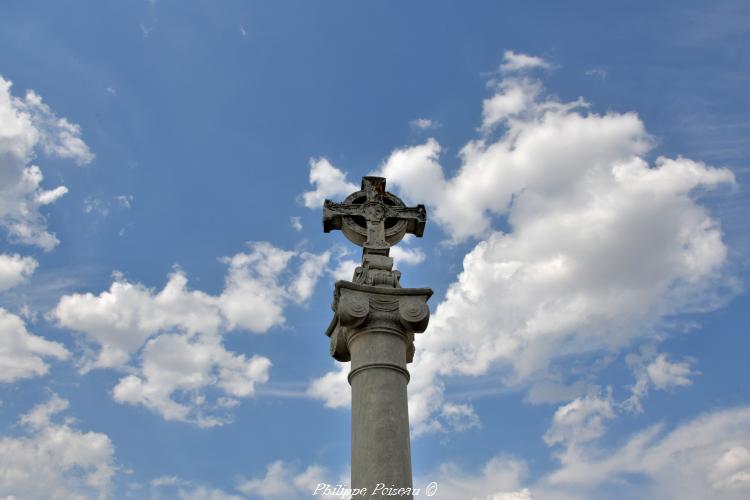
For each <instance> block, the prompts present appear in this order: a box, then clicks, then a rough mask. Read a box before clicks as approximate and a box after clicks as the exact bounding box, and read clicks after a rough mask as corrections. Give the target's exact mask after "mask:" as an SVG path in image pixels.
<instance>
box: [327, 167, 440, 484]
mask: <svg viewBox="0 0 750 500" xmlns="http://www.w3.org/2000/svg"><path fill="white" fill-rule="evenodd" d="M425 222H426V212H425V208H424V206H422V205H418V206H417V207H412V208H410V207H406V206H405V204H404V203H403V202H402V201H401V200H400V199H399V198H398V197H396V196H395V195H393V194H391V193H388V192H386V191H385V179H384V178H381V177H364V178H363V179H362V189H361V190H360V191H358V192H356V193H353V194H351V195H350V196H348V197H347V198H346V200H345V201H344V202H343V203H334V202H332V201H330V200H326V201H325V204H324V213H323V228H324V231H325V232H329V231H331V230H334V229H340V230H342V232H343V233H344V235H345V236H346V237H347V238H349V240H350V241H352V242H353V243H355V244H357V245H360V246H362V247H363V256H362V264H361V266H359V267H358V268H357V270H356V271H355V273H354V277H353V278H352V281H338V282H337V283H336V289H335V291H334V299H333V304H332V308H333V311H334V317H333V320H332V321H331V325H330V326H329V327H328V330H327V331H326V335H328V336H329V337H330V342H331V355H332V356H333V357H334V358H335V359H336V360H338V361H342V362H346V361H351V369H350V372H349V384H350V385H351V387H352V479H351V487H352V488H354V489H361V488H366V489H367V497H368V498H393V495H392V494H388V493H393V491H395V490H398V489H399V488H404V489H405V490H406V491H405V493H404V494H402V495H398V497H399V498H412V494H411V488H412V474H411V444H410V438H409V413H408V406H407V401H408V399H407V387H406V386H407V384H408V383H409V372H408V370H407V369H406V365H407V364H408V363H410V362H411V361H412V359H413V357H414V334H415V333H422V332H424V330H425V329H426V328H427V323H428V321H429V316H430V310H429V307H428V306H427V300H428V299H429V298H430V296H431V295H432V290H430V289H429V288H401V284H400V278H401V273H400V272H398V271H396V270H394V269H393V259H391V258H390V257H389V256H388V253H389V248H390V246H391V245H394V244H396V243H397V242H398V241H400V240H401V239H402V238H403V237H404V235H405V234H406V233H412V234H415V235H417V236H422V234H423V232H424V226H425ZM379 484H380V485H384V486H385V488H392V489H393V490H391V491H387V490H383V489H382V486H381V489H380V490H379V491H378V485H379ZM373 493H375V494H373Z"/></svg>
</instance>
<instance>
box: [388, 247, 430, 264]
mask: <svg viewBox="0 0 750 500" xmlns="http://www.w3.org/2000/svg"><path fill="white" fill-rule="evenodd" d="M390 256H391V257H393V261H394V265H395V266H396V267H398V266H399V265H400V264H406V265H410V266H415V265H417V264H420V263H422V262H424V260H425V258H426V256H425V254H424V252H423V251H422V250H420V249H419V248H408V247H404V246H400V247H399V246H396V247H393V248H391V253H390Z"/></svg>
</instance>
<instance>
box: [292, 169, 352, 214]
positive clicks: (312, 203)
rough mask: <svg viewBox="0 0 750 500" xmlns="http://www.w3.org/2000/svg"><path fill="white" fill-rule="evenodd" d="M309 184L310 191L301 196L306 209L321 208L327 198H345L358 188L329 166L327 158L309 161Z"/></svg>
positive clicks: (337, 170) (339, 171)
mask: <svg viewBox="0 0 750 500" xmlns="http://www.w3.org/2000/svg"><path fill="white" fill-rule="evenodd" d="M310 184H312V185H313V186H314V189H313V190H312V191H307V192H306V193H304V194H303V195H302V201H303V202H304V204H305V206H306V207H307V208H322V207H323V201H324V200H326V199H327V198H330V199H336V198H342V199H343V198H345V197H346V196H349V195H350V194H351V193H353V192H355V191H359V187H358V186H356V185H355V184H352V183H351V182H349V181H347V180H346V174H345V173H344V172H342V171H341V170H339V169H338V168H336V167H334V166H333V165H331V162H330V161H328V159H327V158H317V159H311V160H310Z"/></svg>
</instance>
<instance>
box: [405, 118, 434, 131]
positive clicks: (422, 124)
mask: <svg viewBox="0 0 750 500" xmlns="http://www.w3.org/2000/svg"><path fill="white" fill-rule="evenodd" d="M409 125H411V128H413V129H416V130H429V129H436V128H440V123H439V122H436V121H435V120H430V119H429V118H417V119H415V120H412V121H410V122H409Z"/></svg>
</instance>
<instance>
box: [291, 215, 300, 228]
mask: <svg viewBox="0 0 750 500" xmlns="http://www.w3.org/2000/svg"><path fill="white" fill-rule="evenodd" d="M290 221H291V223H292V229H294V230H295V231H302V220H301V219H300V218H299V217H291V218H290Z"/></svg>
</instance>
